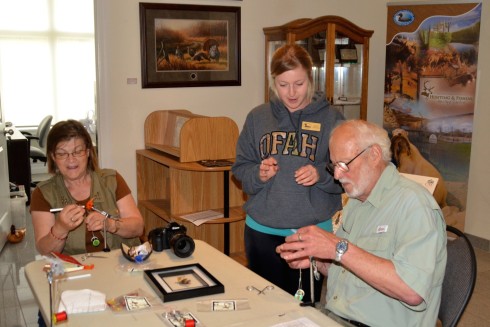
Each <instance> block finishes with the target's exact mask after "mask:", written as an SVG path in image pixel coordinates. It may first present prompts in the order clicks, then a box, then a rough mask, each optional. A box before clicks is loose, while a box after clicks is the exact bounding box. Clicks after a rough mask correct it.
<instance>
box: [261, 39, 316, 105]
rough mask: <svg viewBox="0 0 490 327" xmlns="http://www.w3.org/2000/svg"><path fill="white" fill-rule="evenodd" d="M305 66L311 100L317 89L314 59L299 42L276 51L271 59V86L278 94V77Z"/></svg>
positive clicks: (308, 95)
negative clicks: (314, 79)
mask: <svg viewBox="0 0 490 327" xmlns="http://www.w3.org/2000/svg"><path fill="white" fill-rule="evenodd" d="M298 67H301V68H303V69H304V70H305V71H306V74H307V75H308V82H309V83H308V94H307V97H308V100H311V98H312V97H313V93H314V91H315V86H314V83H313V61H312V60H311V57H310V54H309V53H308V51H306V49H305V48H303V47H302V46H300V45H298V44H286V45H283V46H282V47H280V48H279V49H277V50H276V52H274V55H273V56H272V60H271V66H270V69H271V78H270V85H269V87H270V88H271V90H272V91H273V92H274V93H275V94H276V96H278V94H277V89H276V85H275V81H276V77H277V76H279V75H281V74H282V73H284V72H287V71H290V70H293V69H296V68H298Z"/></svg>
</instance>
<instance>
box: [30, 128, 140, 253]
mask: <svg viewBox="0 0 490 327" xmlns="http://www.w3.org/2000/svg"><path fill="white" fill-rule="evenodd" d="M46 152H47V158H48V170H49V172H50V173H52V174H53V177H51V178H50V179H49V180H47V181H43V182H40V183H39V184H38V185H37V188H36V189H35V190H34V192H33V193H32V199H31V207H30V211H31V216H32V223H33V226H34V234H35V241H36V248H37V250H38V251H39V253H41V254H48V253H50V252H63V253H65V254H80V253H87V252H96V251H102V250H103V249H104V245H105V244H107V246H108V247H109V248H118V247H119V246H120V244H121V242H124V243H126V244H127V245H128V246H131V245H136V244H139V239H138V237H139V236H141V235H142V234H143V225H144V224H143V218H142V216H141V213H140V212H139V210H138V208H137V206H136V203H135V201H134V198H133V196H132V195H131V191H130V189H129V187H128V186H127V184H126V182H125V181H124V179H123V178H122V176H121V175H119V173H117V172H116V171H115V170H113V169H100V168H99V166H98V163H97V156H96V153H95V149H94V147H93V145H92V140H91V138H90V135H89V134H88V132H87V130H86V129H85V127H84V126H83V125H82V124H81V123H79V122H78V121H76V120H67V121H60V122H58V123H57V124H55V125H54V126H53V127H52V128H51V130H50V131H49V134H48V141H47V148H46ZM91 199H93V207H94V208H96V209H99V210H103V211H105V212H107V213H108V214H109V215H110V216H109V217H111V218H106V217H105V216H104V215H102V214H100V213H99V212H96V211H91V210H87V209H86V208H87V202H88V201H89V200H91ZM53 208H62V210H61V211H59V212H55V213H52V212H50V209H53ZM104 224H105V227H106V231H107V233H103V230H104ZM104 234H107V240H104V236H105V235H104Z"/></svg>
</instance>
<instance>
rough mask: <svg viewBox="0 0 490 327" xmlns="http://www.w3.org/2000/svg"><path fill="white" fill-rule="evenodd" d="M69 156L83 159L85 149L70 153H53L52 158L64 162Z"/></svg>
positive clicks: (85, 152)
mask: <svg viewBox="0 0 490 327" xmlns="http://www.w3.org/2000/svg"><path fill="white" fill-rule="evenodd" d="M70 154H71V155H72V156H73V158H78V157H83V156H84V155H86V154H87V149H82V150H76V151H73V152H72V153H68V152H55V153H54V156H55V157H56V159H60V160H66V159H68V157H69V156H70Z"/></svg>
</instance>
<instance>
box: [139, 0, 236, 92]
mask: <svg viewBox="0 0 490 327" xmlns="http://www.w3.org/2000/svg"><path fill="white" fill-rule="evenodd" d="M139 9H140V34H141V71H142V87H143V88H158V87H192V86H234V85H235V86H236V85H241V63H240V7H229V6H200V5H178V4H161V3H140V4H139Z"/></svg>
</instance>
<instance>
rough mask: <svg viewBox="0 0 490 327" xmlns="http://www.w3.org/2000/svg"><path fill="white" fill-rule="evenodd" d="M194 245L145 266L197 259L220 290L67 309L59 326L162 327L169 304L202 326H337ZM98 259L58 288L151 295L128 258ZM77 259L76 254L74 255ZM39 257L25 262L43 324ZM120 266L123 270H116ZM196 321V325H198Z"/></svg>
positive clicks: (45, 292) (45, 305) (44, 293)
mask: <svg viewBox="0 0 490 327" xmlns="http://www.w3.org/2000/svg"><path fill="white" fill-rule="evenodd" d="M195 243H196V250H195V251H194V253H193V254H192V255H191V256H190V257H188V258H178V257H177V256H175V255H174V253H173V251H172V250H164V251H162V252H153V254H152V255H151V256H150V258H149V259H148V260H147V261H146V262H145V265H146V267H148V268H150V269H157V268H164V267H173V266H181V265H188V264H194V263H199V264H200V265H202V266H203V267H204V269H206V270H207V271H208V272H209V273H210V274H212V275H213V276H214V277H215V278H216V279H218V281H220V282H221V283H222V284H223V285H224V287H225V293H221V294H215V295H207V296H202V297H196V298H190V299H185V300H179V301H172V302H166V303H161V305H160V306H155V307H153V308H152V309H150V310H144V311H137V312H134V313H133V312H127V313H123V314H116V313H114V312H112V311H111V310H110V309H106V310H105V311H103V312H94V313H82V314H71V315H69V317H68V321H67V322H66V323H64V324H63V326H91V327H95V326H118V327H123V326H159V325H161V326H164V325H165V324H164V323H163V320H162V319H160V315H161V314H162V313H164V312H166V311H168V310H170V309H175V310H182V311H190V312H192V313H193V314H194V315H195V316H196V318H197V319H198V320H199V321H200V322H201V324H202V325H204V326H206V327H220V326H227V327H228V326H254V327H261V326H264V327H265V326H272V325H275V324H279V323H286V322H289V321H293V320H295V319H298V318H301V317H306V318H308V319H309V320H311V321H312V322H314V323H316V324H318V325H319V326H322V327H323V326H340V325H339V324H338V323H336V322H335V321H333V320H332V319H330V318H329V317H327V316H326V315H324V314H323V313H321V312H320V311H318V310H317V309H315V308H313V307H301V306H300V305H299V303H298V301H296V300H295V299H294V297H293V296H292V295H290V294H288V293H286V292H285V291H283V290H281V289H279V288H278V287H274V289H273V290H267V291H265V292H264V293H265V294H258V292H256V291H255V292H251V291H248V290H247V286H250V285H253V286H255V287H256V288H258V289H261V290H262V289H263V288H265V287H266V286H268V285H270V283H269V282H268V281H267V280H265V279H263V278H262V277H260V276H258V275H257V274H255V273H254V272H252V271H251V270H249V269H247V268H246V267H244V266H242V265H241V264H239V263H237V262H236V261H234V260H233V259H231V258H229V257H228V256H226V255H225V254H223V253H222V252H220V251H218V250H217V249H215V248H214V247H212V246H211V245H209V244H207V243H205V242H204V241H200V240H195ZM97 255H100V256H103V257H104V258H95V257H94V258H88V259H87V260H86V261H84V263H93V264H94V265H95V267H94V269H93V270H84V271H78V272H71V273H69V274H70V275H73V276H75V275H81V274H87V273H90V274H91V276H90V277H87V278H80V279H73V280H67V281H63V282H60V286H59V287H60V288H62V289H64V290H65V289H70V290H78V289H87V288H88V289H92V290H96V291H99V292H102V293H104V294H106V298H107V299H111V298H115V297H118V296H121V295H124V294H127V293H130V292H132V291H134V290H137V289H141V290H142V291H143V292H145V293H146V294H151V295H152V296H156V293H155V292H154V291H153V290H152V288H151V286H150V285H149V284H148V283H147V282H146V281H145V280H144V272H142V271H137V272H128V271H127V269H126V268H127V267H128V265H129V266H131V265H135V267H138V266H136V264H132V263H129V261H128V260H126V259H125V258H124V257H123V256H122V253H121V251H119V250H112V251H111V252H108V253H104V252H100V253H97ZM75 257H76V258H77V259H78V260H81V255H80V256H75ZM45 264H46V262H45V261H44V260H40V261H34V262H30V263H28V264H27V265H26V267H25V274H26V277H27V281H28V282H29V285H30V287H31V289H32V292H33V294H34V297H35V298H36V301H37V303H38V305H39V308H40V309H41V312H42V314H43V316H44V318H45V321H46V322H47V323H48V326H49V320H48V319H47V317H48V316H49V312H50V311H49V284H48V281H47V278H46V273H45V272H43V271H42V268H43V266H44V265H45ZM122 267H124V269H122ZM238 299H246V300H248V303H249V306H250V309H247V310H238V311H228V312H212V311H209V312H202V311H197V305H198V302H202V301H206V300H238ZM198 326H199V325H198Z"/></svg>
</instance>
